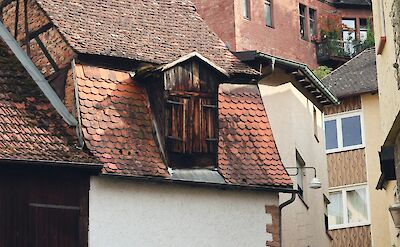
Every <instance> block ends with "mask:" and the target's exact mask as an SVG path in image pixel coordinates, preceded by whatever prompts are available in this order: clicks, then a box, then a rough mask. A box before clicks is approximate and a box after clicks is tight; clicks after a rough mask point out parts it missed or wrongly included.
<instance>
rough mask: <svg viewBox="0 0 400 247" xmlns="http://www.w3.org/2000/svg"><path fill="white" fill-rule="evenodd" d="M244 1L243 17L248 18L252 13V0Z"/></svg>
mask: <svg viewBox="0 0 400 247" xmlns="http://www.w3.org/2000/svg"><path fill="white" fill-rule="evenodd" d="M242 3H243V17H244V18H246V19H249V20H250V19H251V14H250V10H251V9H250V0H242Z"/></svg>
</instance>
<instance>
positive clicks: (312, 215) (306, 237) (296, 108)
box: [259, 69, 330, 247]
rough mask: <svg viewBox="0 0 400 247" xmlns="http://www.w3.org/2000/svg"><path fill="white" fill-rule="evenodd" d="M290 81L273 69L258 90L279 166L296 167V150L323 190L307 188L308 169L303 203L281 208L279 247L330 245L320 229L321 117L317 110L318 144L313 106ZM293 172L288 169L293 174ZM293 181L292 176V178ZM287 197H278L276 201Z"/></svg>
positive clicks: (323, 179) (322, 176)
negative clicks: (281, 237) (276, 150)
mask: <svg viewBox="0 0 400 247" xmlns="http://www.w3.org/2000/svg"><path fill="white" fill-rule="evenodd" d="M291 79H293V78H291V77H288V76H287V75H285V74H284V72H283V71H280V70H279V69H276V70H275V72H274V74H273V75H272V76H269V77H267V78H265V79H263V80H262V81H261V82H260V85H259V88H260V91H261V94H262V96H263V100H264V104H265V107H266V110H267V113H268V117H269V120H270V123H271V126H272V131H273V134H274V137H275V140H276V144H277V147H278V150H279V153H280V155H281V158H282V161H283V164H284V165H285V166H287V167H293V166H296V149H297V150H298V151H299V153H300V155H301V156H302V158H303V160H304V161H305V163H306V166H313V167H315V168H316V169H317V176H318V178H319V179H320V180H321V182H322V184H323V188H321V189H318V190H313V189H310V188H308V183H309V181H310V180H311V179H312V178H313V172H312V170H308V171H307V172H306V177H305V178H304V187H305V202H306V204H307V205H308V206H309V209H307V208H306V206H305V205H304V203H303V202H302V201H301V200H300V199H299V198H296V200H295V202H294V203H292V204H290V205H289V206H287V207H286V208H284V209H283V222H282V227H283V246H285V247H291V246H293V247H294V246H296V247H297V246H310V247H320V246H323V247H325V246H330V240H329V238H328V235H327V234H326V232H325V226H324V212H325V211H324V210H325V209H324V199H323V193H325V194H326V195H327V192H328V174H327V163H326V155H325V144H324V143H325V141H324V137H323V130H322V114H321V112H320V111H319V110H318V109H317V117H318V119H317V122H318V141H317V140H316V138H315V137H314V125H313V104H312V103H311V102H310V101H309V100H307V98H305V97H304V96H303V95H302V94H301V93H300V92H299V91H298V90H297V89H296V88H295V87H294V86H292V84H290V83H287V84H284V85H280V86H273V85H276V84H280V83H283V82H287V81H289V80H291ZM295 172H296V170H289V173H291V174H294V173H295ZM292 178H293V181H294V182H295V181H296V177H292ZM288 198H289V196H288V195H285V194H281V196H280V202H281V203H282V202H284V201H286V200H287V199H288Z"/></svg>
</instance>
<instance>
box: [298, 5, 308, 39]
mask: <svg viewBox="0 0 400 247" xmlns="http://www.w3.org/2000/svg"><path fill="white" fill-rule="evenodd" d="M299 13H300V35H301V38H302V39H305V40H306V39H307V32H306V6H305V5H303V4H299Z"/></svg>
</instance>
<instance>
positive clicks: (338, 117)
mask: <svg viewBox="0 0 400 247" xmlns="http://www.w3.org/2000/svg"><path fill="white" fill-rule="evenodd" d="M355 116H360V125H361V144H357V145H353V146H347V147H343V133H342V119H343V118H348V117H355ZM330 120H336V133H337V142H338V147H337V148H332V149H326V144H325V149H326V153H327V154H330V153H336V152H343V151H349V150H354V149H360V148H364V147H365V137H364V115H363V112H362V111H361V110H355V111H348V112H342V113H338V114H334V115H329V116H325V117H324V135H325V122H327V121H330ZM325 139H326V137H325Z"/></svg>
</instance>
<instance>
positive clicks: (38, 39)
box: [35, 37, 60, 72]
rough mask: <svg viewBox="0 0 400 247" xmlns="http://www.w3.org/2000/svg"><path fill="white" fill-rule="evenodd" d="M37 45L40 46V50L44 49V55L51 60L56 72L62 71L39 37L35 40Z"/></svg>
mask: <svg viewBox="0 0 400 247" xmlns="http://www.w3.org/2000/svg"><path fill="white" fill-rule="evenodd" d="M35 40H36V42H37V44H38V45H39V47H40V49H42V51H43V53H44V55H45V56H46V58H47V60H49V62H50V64H51V66H52V67H53V69H54V71H55V72H58V71H59V70H60V68H59V67H58V65H57V63H56V61H54V59H53V58H52V57H51V54H50V53H49V51H48V50H47V48H46V46H45V45H44V44H43V42H42V41H41V40H40V38H39V37H36V38H35Z"/></svg>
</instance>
